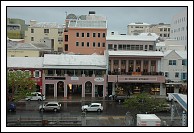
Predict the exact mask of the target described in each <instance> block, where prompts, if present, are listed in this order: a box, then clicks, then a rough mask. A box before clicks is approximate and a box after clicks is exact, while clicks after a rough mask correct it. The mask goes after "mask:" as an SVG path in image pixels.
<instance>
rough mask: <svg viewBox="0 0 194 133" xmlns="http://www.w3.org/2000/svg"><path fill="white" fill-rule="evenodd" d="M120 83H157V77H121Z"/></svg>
mask: <svg viewBox="0 0 194 133" xmlns="http://www.w3.org/2000/svg"><path fill="white" fill-rule="evenodd" d="M118 80H119V82H131V81H136V82H138V81H141V82H148V81H157V78H156V77H119V79H118Z"/></svg>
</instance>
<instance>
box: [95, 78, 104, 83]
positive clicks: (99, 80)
mask: <svg viewBox="0 0 194 133" xmlns="http://www.w3.org/2000/svg"><path fill="white" fill-rule="evenodd" d="M94 81H96V82H103V81H104V78H100V77H98V78H95V79H94Z"/></svg>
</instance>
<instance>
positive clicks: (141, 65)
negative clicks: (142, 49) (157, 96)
mask: <svg viewBox="0 0 194 133" xmlns="http://www.w3.org/2000/svg"><path fill="white" fill-rule="evenodd" d="M140 71H141V72H143V60H141V70H140Z"/></svg>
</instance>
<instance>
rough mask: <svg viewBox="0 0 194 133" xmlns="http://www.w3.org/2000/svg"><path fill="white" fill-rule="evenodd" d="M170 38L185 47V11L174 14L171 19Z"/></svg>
mask: <svg viewBox="0 0 194 133" xmlns="http://www.w3.org/2000/svg"><path fill="white" fill-rule="evenodd" d="M170 38H172V39H176V40H178V43H179V44H182V45H185V46H187V10H184V11H182V12H180V13H178V14H176V15H175V16H174V17H173V18H172V21H171V33H170Z"/></svg>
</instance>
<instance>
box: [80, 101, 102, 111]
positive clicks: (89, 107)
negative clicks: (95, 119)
mask: <svg viewBox="0 0 194 133" xmlns="http://www.w3.org/2000/svg"><path fill="white" fill-rule="evenodd" d="M81 110H82V111H85V112H86V111H98V112H101V111H103V106H102V104H101V103H91V104H89V105H83V106H82V107H81Z"/></svg>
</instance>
